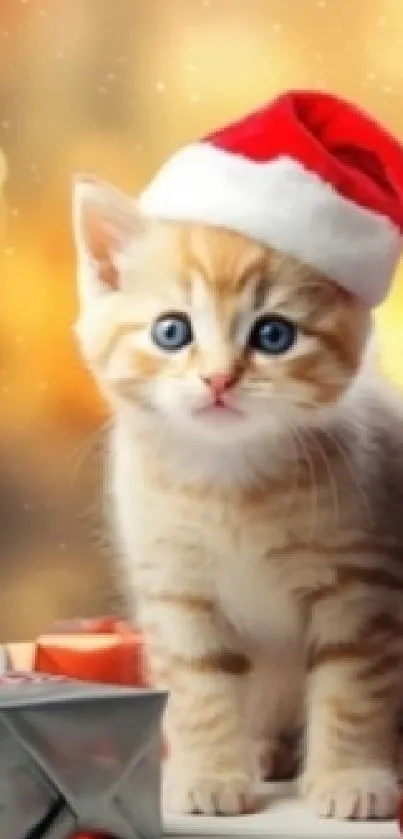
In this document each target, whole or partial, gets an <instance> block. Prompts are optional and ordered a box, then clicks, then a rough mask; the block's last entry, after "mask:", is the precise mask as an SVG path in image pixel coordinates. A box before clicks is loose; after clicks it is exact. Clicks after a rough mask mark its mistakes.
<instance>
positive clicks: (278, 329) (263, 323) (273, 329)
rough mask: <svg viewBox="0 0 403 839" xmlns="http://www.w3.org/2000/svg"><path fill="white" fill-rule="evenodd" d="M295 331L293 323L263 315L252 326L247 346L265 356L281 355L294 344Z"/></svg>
mask: <svg viewBox="0 0 403 839" xmlns="http://www.w3.org/2000/svg"><path fill="white" fill-rule="evenodd" d="M296 337H297V330H296V328H295V326H294V324H293V323H291V322H290V321H289V320H286V319H285V318H281V317H278V316H276V315H264V316H263V317H261V318H259V320H257V321H256V323H255V324H254V326H253V329H252V332H251V334H250V338H249V345H250V346H251V347H253V349H255V350H258V351H259V352H262V353H266V355H281V353H285V352H287V350H289V349H290V347H292V345H293V344H294V343H295V339H296Z"/></svg>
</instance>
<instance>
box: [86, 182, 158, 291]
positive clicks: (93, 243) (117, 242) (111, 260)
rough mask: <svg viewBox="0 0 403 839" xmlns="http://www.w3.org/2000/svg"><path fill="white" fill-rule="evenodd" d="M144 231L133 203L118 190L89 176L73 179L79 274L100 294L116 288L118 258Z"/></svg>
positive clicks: (141, 220) (143, 219) (144, 228)
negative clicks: (95, 285) (95, 287)
mask: <svg viewBox="0 0 403 839" xmlns="http://www.w3.org/2000/svg"><path fill="white" fill-rule="evenodd" d="M146 229H147V221H146V219H145V218H144V217H143V216H142V215H141V213H140V211H138V210H137V208H136V205H135V203H134V201H132V200H131V199H130V198H128V197H126V196H125V195H123V193H121V192H119V190H117V189H114V187H112V186H109V184H106V183H104V182H103V181H100V180H97V179H96V178H92V177H90V176H77V177H76V178H75V179H74V183H73V231H74V239H75V244H76V248H77V254H78V259H79V266H80V270H81V273H82V272H83V271H84V274H85V273H86V272H87V273H89V274H90V275H91V276H88V280H91V283H92V284H94V283H95V284H97V283H98V284H99V285H100V287H101V288H102V289H103V290H115V289H118V288H119V257H120V256H121V255H122V254H123V253H124V252H125V251H126V250H127V248H128V246H129V245H130V243H131V242H132V241H133V240H134V239H136V238H138V237H139V236H141V235H142V234H143V233H145V231H146ZM80 281H81V283H83V282H85V276H84V277H83V276H81V278H80ZM101 288H100V289H99V290H101Z"/></svg>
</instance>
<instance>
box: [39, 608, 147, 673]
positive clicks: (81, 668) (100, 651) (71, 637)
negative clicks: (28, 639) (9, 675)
mask: <svg viewBox="0 0 403 839" xmlns="http://www.w3.org/2000/svg"><path fill="white" fill-rule="evenodd" d="M33 670H35V671H36V672H40V673H47V674H50V675H59V674H62V675H65V676H69V677H70V678H72V679H81V680H83V681H86V682H98V683H102V684H114V685H135V686H137V687H146V686H147V678H146V662H145V653H144V644H143V638H142V635H141V633H140V632H139V631H135V630H134V629H132V628H131V627H130V626H129V625H128V624H126V623H125V622H123V621H118V620H116V619H114V618H99V619H96V620H88V621H87V620H85V621H84V620H80V621H79V620H77V621H69V622H66V623H64V624H59V625H58V626H56V627H55V629H54V631H53V632H52V634H49V635H43V636H40V637H39V638H38V639H37V641H36V643H35V648H34V654H33Z"/></svg>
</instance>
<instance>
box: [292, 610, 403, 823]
mask: <svg viewBox="0 0 403 839" xmlns="http://www.w3.org/2000/svg"><path fill="white" fill-rule="evenodd" d="M352 608H353V609H354V606H353V607H352ZM381 618H382V616H379V625H381V624H382V619H381ZM392 620H393V619H392ZM371 621H372V622H373V623H372V625H373V626H374V627H375V626H376V621H377V618H375V620H374V619H373V618H372V619H371ZM371 621H369V622H368V631H364V632H361V633H360V636H359V639H358V640H357V638H356V640H344V639H343V641H339V642H338V643H331V642H329V643H327V644H325V645H323V644H322V646H319V645H317V648H316V652H315V654H314V655H313V659H312V662H311V665H312V666H311V673H310V676H309V679H308V728H307V764H306V772H305V776H304V778H303V790H304V792H305V794H306V796H307V798H308V800H309V802H310V804H311V805H312V806H313V808H314V809H315V811H316V812H317V813H318V814H319V815H322V816H335V817H338V818H356V819H368V818H371V817H372V818H387V817H390V816H393V815H394V814H395V812H396V803H397V792H398V791H397V779H396V771H395V765H394V747H393V741H394V736H395V734H394V733H395V713H396V701H395V700H396V695H397V690H396V688H397V685H396V680H397V679H398V678H399V672H400V669H401V656H400V655H399V654H398V653H397V652H396V647H395V649H394V650H393V648H391V647H389V649H388V646H387V644H386V643H385V639H384V643H383V644H382V643H381V644H380V643H379V642H377V638H376V633H374V635H372V636H371V628H370V624H371ZM362 626H363V628H364V630H365V624H364V623H363V624H362ZM381 637H382V636H381Z"/></svg>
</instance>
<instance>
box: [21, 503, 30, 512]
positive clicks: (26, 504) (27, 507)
mask: <svg viewBox="0 0 403 839" xmlns="http://www.w3.org/2000/svg"><path fill="white" fill-rule="evenodd" d="M22 507H23V509H24V510H25V512H26V513H28V512H29V510H31V509H32V505H31V504H30V503H29V501H25V503H24V504H23V505H22Z"/></svg>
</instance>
